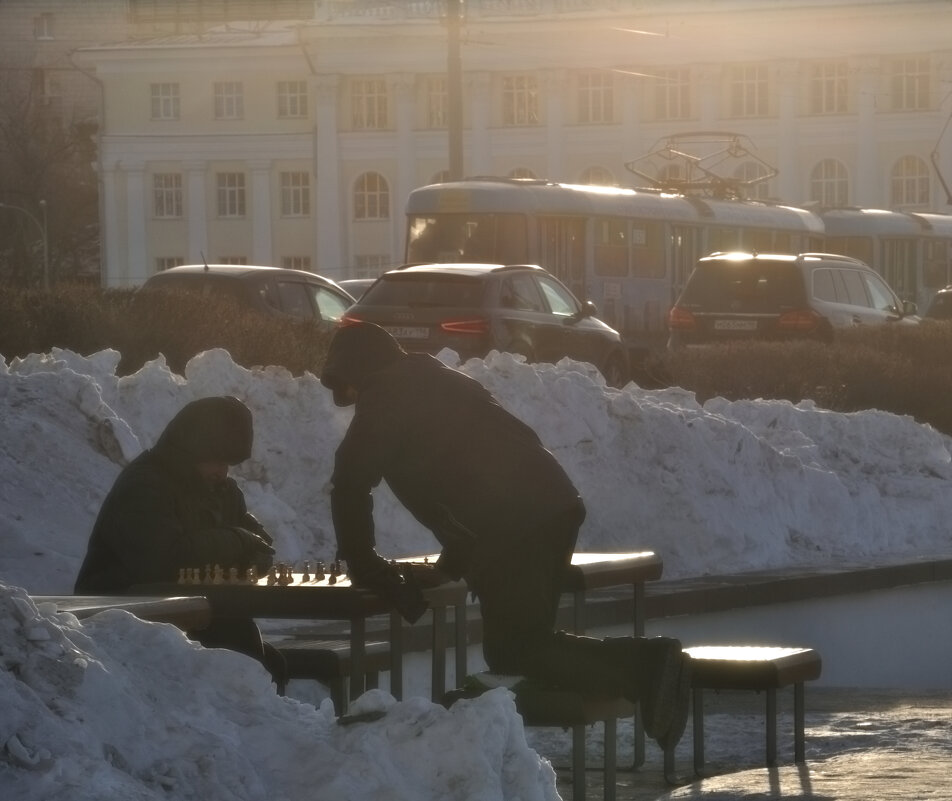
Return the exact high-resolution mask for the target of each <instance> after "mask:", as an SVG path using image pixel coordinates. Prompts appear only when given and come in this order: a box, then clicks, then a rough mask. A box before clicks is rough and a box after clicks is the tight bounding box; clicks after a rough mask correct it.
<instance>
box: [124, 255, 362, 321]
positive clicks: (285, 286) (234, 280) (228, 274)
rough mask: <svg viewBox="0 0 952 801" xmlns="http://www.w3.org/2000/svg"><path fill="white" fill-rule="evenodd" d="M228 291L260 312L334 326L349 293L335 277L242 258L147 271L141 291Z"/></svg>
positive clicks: (348, 301)
mask: <svg viewBox="0 0 952 801" xmlns="http://www.w3.org/2000/svg"><path fill="white" fill-rule="evenodd" d="M153 290H167V291H188V292H198V293H201V294H202V295H205V296H209V295H211V296H216V295H217V296H220V295H229V296H231V297H233V298H234V299H235V300H237V301H238V302H239V303H240V304H242V305H243V306H245V307H247V308H249V309H254V310H256V311H259V312H262V313H263V314H279V315H287V316H290V317H296V318H299V319H302V320H318V321H322V322H324V323H326V325H327V327H328V328H335V327H336V326H337V323H338V322H339V321H340V319H341V318H342V317H343V315H344V312H345V311H346V310H347V308H348V307H350V306H351V305H353V303H354V298H353V297H352V296H351V295H350V294H349V293H348V292H346V291H345V290H343V289H341V288H340V286H338V285H337V284H336V283H334V282H333V281H331V280H330V279H328V278H323V277H322V276H320V275H317V274H315V273H309V272H306V271H304V270H286V269H284V268H282V267H261V266H256V265H247V264H241V265H239V264H208V265H205V264H189V265H184V266H182V267H171V268H170V269H168V270H163V271H162V272H159V273H156V274H155V275H152V276H150V277H149V278H148V279H147V280H146V282H145V283H144V284H143V285H142V287H141V289H140V291H153Z"/></svg>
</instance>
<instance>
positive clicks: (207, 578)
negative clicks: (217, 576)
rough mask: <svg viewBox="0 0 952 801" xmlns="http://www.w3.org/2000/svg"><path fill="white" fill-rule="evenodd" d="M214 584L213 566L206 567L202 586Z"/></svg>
mask: <svg viewBox="0 0 952 801" xmlns="http://www.w3.org/2000/svg"><path fill="white" fill-rule="evenodd" d="M211 583H212V566H211V565H205V573H204V575H203V577H202V584H211Z"/></svg>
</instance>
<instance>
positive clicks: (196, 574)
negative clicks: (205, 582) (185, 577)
mask: <svg viewBox="0 0 952 801" xmlns="http://www.w3.org/2000/svg"><path fill="white" fill-rule="evenodd" d="M201 583H202V569H201V568H200V567H193V568H192V584H201Z"/></svg>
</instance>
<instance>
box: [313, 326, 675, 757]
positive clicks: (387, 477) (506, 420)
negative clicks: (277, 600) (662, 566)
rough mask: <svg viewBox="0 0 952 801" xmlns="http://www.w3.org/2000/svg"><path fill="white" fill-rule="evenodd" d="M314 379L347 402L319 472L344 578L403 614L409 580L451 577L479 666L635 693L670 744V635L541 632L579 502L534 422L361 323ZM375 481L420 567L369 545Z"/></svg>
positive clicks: (571, 541) (343, 335) (409, 606)
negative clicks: (463, 603)
mask: <svg viewBox="0 0 952 801" xmlns="http://www.w3.org/2000/svg"><path fill="white" fill-rule="evenodd" d="M321 382H322V383H323V384H324V385H325V386H326V387H328V388H329V389H331V390H332V391H333V393H334V400H335V402H336V403H337V405H338V406H349V405H351V404H354V406H355V411H354V418H353V420H352V422H351V424H350V427H349V428H348V430H347V433H346V435H345V436H344V439H343V441H342V442H341V444H340V446H339V448H338V449H337V454H336V460H335V465H334V474H333V477H332V480H331V483H332V490H331V509H332V514H333V519H334V528H335V531H336V534H337V542H338V547H339V551H340V556H341V557H342V558H343V559H344V560H345V561H346V562H347V566H348V569H349V572H350V574H351V576H352V577H353V579H354V580H355V581H356V582H357V583H358V584H360V585H363V586H366V587H368V588H370V589H373V590H375V591H376V592H378V593H380V594H381V595H384V596H385V597H388V598H390V599H391V600H392V601H393V602H394V604H395V606H396V607H397V608H398V609H399V610H400V611H401V612H402V613H403V615H404V617H407V618H408V619H411V620H412V619H415V618H417V617H419V615H420V614H422V612H423V609H424V608H425V604H424V602H423V600H422V595H421V594H420V590H419V588H418V586H417V585H419V584H421V583H422V584H424V585H426V584H432V583H435V582H437V581H438V580H439V576H441V575H442V576H446V577H450V578H464V579H465V580H466V582H467V584H468V586H469V588H470V589H471V590H472V592H473V593H474V594H475V595H476V597H477V598H478V599H479V602H480V612H481V615H482V618H483V654H484V657H485V660H486V664H487V665H488V666H489V669H490V670H491V671H493V672H496V673H503V674H513V675H522V676H527V677H530V678H533V679H536V680H539V681H541V682H544V683H548V684H550V685H552V686H558V687H566V688H573V689H580V690H593V691H598V690H609V691H613V692H616V693H618V694H623V695H625V696H626V697H628V698H629V699H630V700H632V701H641V702H642V709H643V713H644V721H645V729H646V731H647V733H648V734H649V735H650V736H652V737H655V738H656V739H658V741H659V743H661V744H662V747H668V746H670V745H672V744H673V743H676V742H677V740H678V739H679V738H680V736H681V733H682V732H683V729H684V724H685V720H686V716H687V693H688V685H689V675H688V674H689V664H688V660H687V657H686V656H684V655H682V652H681V646H680V643H679V642H678V641H677V640H673V639H668V638H660V637H658V638H652V639H650V640H649V639H645V638H634V637H620V638H613V639H611V640H598V639H595V638H590V637H578V636H574V635H571V634H567V633H565V632H556V631H555V622H556V613H557V609H558V603H559V597H560V595H561V584H562V577H563V573H564V571H565V570H566V568H567V566H568V565H569V564H570V562H571V558H572V553H573V551H574V548H575V542H576V539H577V537H578V530H579V527H580V526H581V524H582V521H583V520H584V517H585V507H584V505H583V503H582V500H581V498H579V495H578V491H577V490H576V489H575V487H574V485H573V484H572V481H571V480H570V479H569V477H568V476H567V475H566V473H565V471H564V470H563V469H562V467H561V466H560V465H559V463H558V461H557V460H556V459H555V457H554V456H553V455H552V454H551V453H550V452H549V451H548V450H546V449H545V448H544V447H543V445H542V443H541V441H540V440H539V438H538V436H537V435H536V434H535V432H534V431H533V430H532V429H531V428H529V426H527V425H525V424H524V423H523V422H521V421H520V420H518V419H517V418H516V417H514V416H513V415H511V414H510V413H509V412H507V411H506V410H505V409H503V408H502V407H501V406H500V405H499V404H498V403H497V402H496V400H495V399H494V398H493V397H492V395H491V394H490V393H489V392H488V391H487V390H486V389H485V388H484V387H483V386H482V385H481V384H479V383H478V382H477V381H474V380H473V379H471V378H469V377H467V376H465V375H464V374H463V373H461V372H459V371H457V370H453V369H451V368H448V367H446V366H444V365H443V364H442V363H440V362H439V361H438V360H437V359H434V358H433V357H432V356H429V355H426V354H418V353H407V352H405V351H404V350H403V349H402V348H401V347H400V346H399V345H398V344H397V342H396V341H395V340H394V339H393V338H392V337H391V336H390V335H389V334H388V333H387V332H386V331H384V330H383V329H382V328H380V327H378V326H375V325H371V324H367V323H361V324H357V325H351V326H347V327H344V328H342V329H340V330H339V331H338V332H337V334H336V335H335V337H334V340H333V341H332V343H331V346H330V350H329V352H328V356H327V360H326V363H325V366H324V370H323V373H322V375H321ZM381 480H384V481H386V482H387V484H388V485H389V487H390V489H391V490H392V491H393V493H394V495H395V496H396V497H397V498H398V499H399V500H400V502H401V503H403V505H404V506H406V508H407V509H408V510H409V511H410V512H411V513H412V514H413V515H414V517H416V519H417V520H419V521H420V522H421V523H422V524H423V525H424V526H426V527H427V528H428V529H430V530H431V531H432V532H433V534H434V535H435V536H436V538H437V539H438V540H439V542H440V544H441V545H442V552H441V554H440V557H439V559H438V560H437V562H436V565H435V566H434V567H429V568H427V567H423V568H422V569H421V568H417V569H416V570H415V571H414V572H413V573H412V574H408V573H407V572H406V569H405V568H402V569H398V567H397V566H395V565H393V564H391V563H390V562H388V561H387V560H386V559H384V558H383V557H381V556H379V555H378V554H377V553H376V550H375V537H374V520H373V501H372V495H371V493H372V490H373V488H374V487H376V486H377V485H378V484H379V483H380V482H381ZM428 574H432V575H428ZM672 741H673V743H672Z"/></svg>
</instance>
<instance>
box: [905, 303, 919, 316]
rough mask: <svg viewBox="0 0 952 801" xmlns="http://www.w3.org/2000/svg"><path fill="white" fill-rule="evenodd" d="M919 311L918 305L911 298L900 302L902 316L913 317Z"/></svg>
mask: <svg viewBox="0 0 952 801" xmlns="http://www.w3.org/2000/svg"><path fill="white" fill-rule="evenodd" d="M918 313H919V307H918V306H917V305H916V304H915V303H914V302H913V301H911V300H904V301H903V302H902V316H903V317H913V316H915V315H917V314H918Z"/></svg>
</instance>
